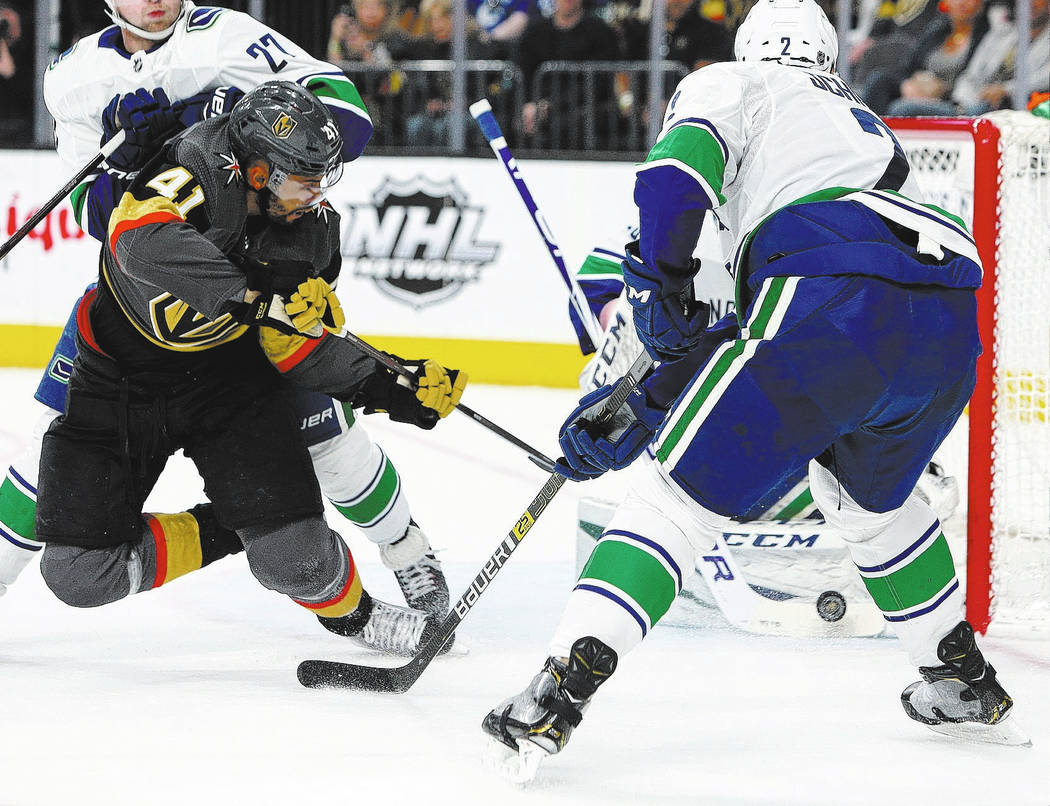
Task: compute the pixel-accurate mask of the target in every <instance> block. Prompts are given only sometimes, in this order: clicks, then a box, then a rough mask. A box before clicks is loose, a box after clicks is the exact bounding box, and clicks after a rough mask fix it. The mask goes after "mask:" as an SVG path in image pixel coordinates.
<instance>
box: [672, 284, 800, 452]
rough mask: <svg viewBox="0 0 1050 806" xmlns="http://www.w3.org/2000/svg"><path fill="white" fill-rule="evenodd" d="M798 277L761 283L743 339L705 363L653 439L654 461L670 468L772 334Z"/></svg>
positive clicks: (778, 326) (731, 343) (790, 297)
mask: <svg viewBox="0 0 1050 806" xmlns="http://www.w3.org/2000/svg"><path fill="white" fill-rule="evenodd" d="M798 281H799V278H798V277H771V278H769V279H767V280H766V281H765V282H763V283H762V288H761V289H760V290H759V294H758V296H757V297H756V298H755V302H754V304H753V305H752V309H751V316H750V317H749V319H748V325H747V327H745V328H744V330H743V331H742V332H741V335H742V336H743V338H741V339H737V340H735V341H733V342H727V343H726V344H725V345H723V346H722V347H720V348H719V350H718V351H716V352H715V354H714V356H712V358H711V359H709V360H708V363H707V366H706V367H705V368H704V370H703V372H702V373H701V374H700V376H699V377H698V378H697V380H696V381H694V383H693V386H692V388H691V389H690V390H689V392H687V393H686V396H685V397H684V398H683V400H684V401H685V400H687V401H688V402H686V403H684V405H683V403H679V404H678V406H676V407H675V410H674V411H672V414H671V418H670V419H669V420H668V422H667V423H666V424H665V426H664V428H663V431H662V433H661V435H660V437H659V438H658V440H657V447H656V458H657V459H658V460H659V461H660V462H662V463H664V464H666V465H670V466H672V467H673V466H674V465H675V464H677V463H678V460H679V459H680V458H681V455H682V453H684V452H685V449H686V448H687V447H688V446H689V443H690V442H691V441H692V439H693V437H694V436H695V435H696V432H697V430H698V429H699V428H700V426H701V424H702V423H703V422H704V420H705V419H707V415H708V414H710V412H711V410H712V409H713V408H714V407H715V404H716V403H717V402H718V401H719V399H721V397H722V394H723V393H724V392H725V390H726V389H727V388H728V387H729V385H730V384H731V383H732V382H733V380H734V379H735V378H736V376H737V375H738V374H739V372H740V370H742V369H743V368H744V365H745V364H746V363H747V362H748V361H750V360H751V357H752V356H753V355H754V354H755V353H756V352H757V351H758V348H759V346H760V345H761V343H762V341H764V340H765V339H769V338H772V337H773V336H774V335H776V332H777V330H778V329H779V328H780V325H781V324H782V323H783V321H784V316H785V315H786V314H787V310H788V308H789V307H790V305H791V300H792V299H793V298H794V294H795V288H796V286H797V285H798Z"/></svg>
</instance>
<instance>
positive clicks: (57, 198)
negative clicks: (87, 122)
mask: <svg viewBox="0 0 1050 806" xmlns="http://www.w3.org/2000/svg"><path fill="white" fill-rule="evenodd" d="M123 142H124V130H123V129H121V130H120V131H119V132H117V134H115V135H114V136H113V138H112V139H111V140H110V141H109V142H108V143H106V144H105V145H104V146H103V147H102V148H101V149H99V152H98V153H97V154H96V155H95V156H94V157H92V158H91V159H90V160H89V161H88V163H87V165H85V166H84V167H83V168H81V169H80V170H79V171H77V173H76V175H74V176H73V178H72V179H70V180H69V181H68V182H66V183H65V184H64V185H63V186H62V187H60V188H59V189H58V192H56V193H55V195H54V196H52V197H51V198H50V199H48V200H47V201H46V202H44V204H43V205H42V206H41V207H40V209H39V210H37V211H36V212H35V213H33V215H31V216H30V217H29V220H28V221H26V223H24V224H23V225H22V226H21V227H19V228H18V231H17V232H16V233H15V234H14V235H12V236H11V237H10V238H8V239H7V240H6V241H5V242H4V244H3V246H0V260H3V259H4V258H5V257H6V256H7V253H8V252H10V251H11V250H12V249H14V248H15V247H16V246H18V244H19V243H20V242H21V240H22V239H23V238H25V237H26V236H27V235H28V234H29V233H30V231H31V230H32V229H33V227H35V226H36V225H37V224H39V223H40V222H41V221H43V220H44V218H45V217H46V216H47V214H48V213H50V212H51V211H52V210H54V209H55V208H56V207H57V206H58V205H59V204H60V203H61V201H62V200H63V199H64V198H65V197H66V196H68V195H69V194H70V193H72V192H73V190H74V189H75V188H76V186H77V185H79V184H80V183H81V182H83V181H84V180H85V179H86V178H87V176H88V174H90V173H91V172H92V171H94V170H96V169H97V168H98V166H100V165H101V164H102V162H103V160H105V159H106V157H108V156H109V155H110V154H112V153H113V151H114V150H115V149H116V148H117V146H119V145H120V144H121V143H123Z"/></svg>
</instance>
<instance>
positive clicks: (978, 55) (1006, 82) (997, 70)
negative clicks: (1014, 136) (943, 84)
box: [935, 0, 1050, 115]
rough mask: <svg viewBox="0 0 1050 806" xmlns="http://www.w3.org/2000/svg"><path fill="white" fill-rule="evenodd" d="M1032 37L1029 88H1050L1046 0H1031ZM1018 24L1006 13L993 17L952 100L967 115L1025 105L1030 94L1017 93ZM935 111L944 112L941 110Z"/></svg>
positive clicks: (1028, 67)
mask: <svg viewBox="0 0 1050 806" xmlns="http://www.w3.org/2000/svg"><path fill="white" fill-rule="evenodd" d="M1031 9H1032V11H1031V15H1032V16H1031V20H1032V21H1031V39H1030V41H1029V43H1028V58H1027V60H1026V67H1027V72H1028V80H1029V87H1028V89H1029V90H1032V91H1046V90H1047V89H1050V36H1048V22H1050V12H1048V10H1047V9H1048V2H1047V0H1031ZM1016 57H1017V26H1016V24H1015V23H1014V21H1013V20H1012V19H1010V18H1009V17H1008V16H1007V15H1006V14H1000V15H997V16H996V17H995V18H993V22H992V25H991V28H990V29H989V31H988V34H987V35H986V36H985V37H984V39H982V40H981V43H980V45H978V46H977V49H976V50H975V51H974V53H973V56H972V57H971V58H970V62H969V64H967V65H966V69H965V70H963V72H962V74H961V75H960V76H959V78H958V80H957V81H956V82H955V89H954V90H953V91H952V96H951V97H952V101H954V102H955V104H957V105H958V108H959V110H960V111H961V112H962V114H964V115H981V114H984V113H985V112H989V111H991V110H994V109H1002V108H1004V107H1008V106H1011V105H1012V106H1015V107H1017V108H1018V109H1023V108H1024V106H1025V103H1026V102H1027V101H1028V98H1027V96H1026V95H1025V96H1024V97H1014V76H1015V67H1016V65H1015V60H1016ZM1021 92H1022V93H1023V90H1021ZM935 114H942V113H940V112H938V113H935Z"/></svg>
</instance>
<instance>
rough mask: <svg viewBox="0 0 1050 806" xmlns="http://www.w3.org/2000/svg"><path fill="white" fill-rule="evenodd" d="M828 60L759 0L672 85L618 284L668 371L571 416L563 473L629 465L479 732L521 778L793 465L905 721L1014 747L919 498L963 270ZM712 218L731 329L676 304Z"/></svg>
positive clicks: (1004, 708) (639, 188)
mask: <svg viewBox="0 0 1050 806" xmlns="http://www.w3.org/2000/svg"><path fill="white" fill-rule="evenodd" d="M837 50H838V48H837V39H836V34H835V29H834V28H833V27H832V26H831V25H830V23H829V22H828V20H827V18H826V17H825V15H824V13H823V11H821V9H820V8H819V6H817V5H816V3H815V2H814V0H760V2H759V3H758V4H757V5H756V6H755V7H754V8H753V9H752V10H751V12H749V14H748V17H747V18H746V20H745V21H744V23H743V24H742V25H741V27H740V29H739V31H738V33H737V38H736V57H737V62H736V63H727V64H717V65H710V66H708V67H705V68H702V69H700V70H697V71H696V72H694V73H692V74H691V75H689V76H687V77H686V78H684V79H683V80H682V82H681V83H680V84H679V86H678V88H677V90H676V92H675V93H674V95H673V96H672V98H671V101H670V103H669V107H668V109H667V113H666V115H665V120H664V126H663V129H662V131H661V134H660V137H659V139H658V140H657V142H656V144H655V145H654V146H653V148H652V149H651V150H650V152H649V155H648V157H647V159H646V160H645V162H643V163H642V164H641V165H639V166H638V169H637V175H636V182H635V193H634V199H635V202H636V204H637V205H638V208H639V213H640V219H639V221H640V232H639V239H638V241H637V242H635V243H633V244H629V245H628V249H627V254H626V259H625V261H624V264H623V268H624V280H625V282H626V285H627V288H628V300H629V301H630V303H631V307H632V310H633V318H634V323H635V327H636V329H637V331H638V335H639V338H640V339H641V340H642V342H643V343H644V344H645V345H646V348H647V350H648V351H649V352H650V354H651V355H652V356H653V357H654V358H656V359H658V360H659V361H661V362H662V363H660V364H659V366H658V367H657V368H656V369H655V371H654V372H653V373H652V374H651V375H650V376H649V377H648V378H647V379H645V380H644V381H643V383H642V385H641V388H640V389H639V390H638V391H637V392H636V393H634V394H632V395H631V396H630V397H629V398H628V401H627V403H625V404H624V405H623V407H622V409H621V410H620V411H619V412H617V414H616V415H615V416H614V417H613V418H612V420H611V421H610V424H609V425H608V426H605V427H595V426H594V425H593V421H594V419H595V413H596V412H597V411H598V410H599V408H600V407H601V406H602V405H603V401H604V400H605V399H606V398H607V397H608V395H609V394H610V393H611V388H612V387H609V386H605V387H602V388H601V389H598V390H596V391H595V392H593V393H591V394H589V395H587V396H586V397H584V398H583V399H582V400H581V401H580V405H579V407H578V408H577V409H576V410H575V411H574V412H573V413H572V414H570V416H569V417H568V419H567V420H566V421H565V423H564V425H563V426H562V429H561V434H560V440H559V441H560V444H561V447H562V450H563V452H564V457H563V458H562V459H560V460H559V462H558V467H559V471H560V472H562V473H563V474H564V475H566V476H568V477H570V478H573V479H576V480H585V479H588V478H594V477H597V476H600V475H602V474H603V473H605V472H606V471H608V470H610V469H620V468H623V467H625V466H627V465H628V464H630V463H631V462H633V461H634V460H635V459H636V458H638V457H640V456H641V455H642V454H643V453H645V454H646V457H645V458H643V459H642V461H643V462H644V464H645V467H643V468H639V471H644V472H639V474H638V475H637V476H636V477H635V483H634V486H633V488H632V490H631V491H630V492H629V493H628V495H627V497H626V499H625V500H624V502H623V503H622V504H621V505H620V507H619V508H618V510H617V512H616V514H615V516H614V517H613V520H612V522H611V523H610V524H609V526H608V528H607V529H606V530H605V532H604V534H603V535H602V537H601V538H600V539H599V540H598V542H597V543H596V544H595V547H594V549H593V551H592V553H591V556H590V558H589V560H588V562H587V565H586V566H585V567H584V569H583V572H582V573H581V576H580V579H579V581H578V583H577V585H576V587H575V589H574V590H573V592H572V594H571V595H570V598H569V602H568V605H567V607H566V609H565V612H564V614H563V616H562V619H561V622H560V623H559V625H558V627H557V628H556V630H555V634H554V636H553V638H552V640H551V645H550V655H549V657H548V659H547V661H546V663H545V664H544V666H543V668H542V669H541V670H540V672H539V674H537V675H536V677H535V678H534V679H533V680H532V682H531V683H530V684H529V685H528V686H527V687H526V688H525V690H524V691H522V692H521V693H520V694H517V695H516V696H513V697H511V698H509V699H507V700H505V701H504V702H502V703H501V704H499V705H498V706H497V707H496V708H495V709H493V710H492V711H491V712H490V713H489V714H488V715H487V716H486V717H485V718H484V721H483V727H484V730H485V731H486V732H487V733H488V734H489V735H490V736H492V737H493V738H494V739H496V740H497V741H498V742H500V743H501V744H502V745H505V746H506V747H507V748H509V749H511V750H512V751H514V752H515V756H513V757H512V758H511V759H510V761H511V762H515V763H519V762H520V763H523V766H524V767H525V769H523V770H521V772H522V773H523V774H528V773H529V772H530V771H532V770H534V764H535V763H536V762H538V760H539V759H541V758H542V757H543V756H544V755H545V754H549V753H557V752H559V751H560V750H562V749H563V748H564V746H565V744H566V742H567V741H568V740H569V738H570V736H571V733H572V731H573V730H574V729H575V728H576V727H577V726H578V725H579V723H580V721H581V719H582V717H583V714H584V711H585V710H586V709H587V708H588V707H589V705H590V703H591V700H592V698H593V697H594V696H595V693H596V691H597V689H598V688H599V687H600V686H601V685H602V684H603V683H604V682H605V681H606V680H607V679H608V678H609V676H610V675H612V674H613V673H614V672H615V670H616V667H617V664H618V661H619V658H621V657H622V656H623V655H624V654H625V653H626V652H628V651H630V650H631V649H633V648H634V647H635V646H637V645H638V643H639V642H641V641H642V640H643V639H644V637H645V636H646V635H647V634H648V632H649V631H650V630H651V629H652V626H653V625H654V624H655V623H657V622H658V620H659V619H660V618H661V617H662V616H663V615H664V614H665V613H666V612H667V610H668V608H669V607H670V605H671V603H672V601H673V600H674V598H675V596H676V595H677V594H678V592H679V591H680V590H681V588H682V583H683V579H684V576H685V573H688V572H689V571H691V570H692V568H693V566H694V561H695V557H696V555H697V554H698V553H700V552H705V551H708V550H709V549H710V548H711V546H712V545H713V542H714V539H715V536H716V535H717V534H718V533H719V532H721V530H723V529H724V528H725V526H726V524H727V523H728V521H729V519H730V518H731V517H733V516H739V515H740V514H742V513H745V512H747V511H748V509H749V508H750V507H751V506H753V505H754V503H755V502H756V501H757V500H758V499H759V498H760V497H761V496H762V495H764V494H765V493H766V492H767V491H768V490H770V489H772V488H774V487H775V486H776V484H777V483H778V482H779V481H781V480H782V479H783V478H784V477H785V476H787V475H788V474H791V473H795V472H797V471H799V470H800V469H802V468H806V467H808V470H809V479H810V487H811V489H812V492H813V497H814V500H815V502H816V503H817V504H818V506H819V507H820V510H821V512H822V513H823V514H824V516H825V518H827V520H828V521H829V522H830V523H831V524H832V525H834V526H836V527H837V528H840V529H842V530H843V532H844V540H846V542H847V544H848V546H849V551H850V554H851V556H852V559H853V562H854V563H855V564H856V566H857V568H858V571H859V573H860V575H861V577H862V580H863V582H864V585H865V588H866V589H867V591H868V593H869V594H870V595H871V597H872V599H873V600H874V602H875V604H876V605H877V606H878V608H879V609H880V610H881V611H882V612H883V616H884V618H885V619H886V621H887V622H889V623H890V624H891V625H892V626H893V627H894V629H895V630H896V632H897V633H898V636H899V637H900V639H901V644H902V647H903V648H904V650H905V651H906V652H907V654H908V656H909V658H910V660H911V661H912V663H914V664H915V666H917V667H919V674H920V676H921V678H922V679H921V680H920V681H918V682H915V683H912V684H911V685H909V686H908V687H907V688H905V690H904V692H903V694H902V695H901V699H902V704H903V706H904V710H905V712H906V714H907V715H908V716H909V717H910V718H912V719H914V720H916V721H917V722H920V723H922V724H925V725H927V726H929V727H931V728H933V729H934V730H937V731H939V732H942V733H945V734H948V735H951V736H957V737H963V738H968V739H974V740H979V741H988V742H997V743H1004V744H1023V743H1026V741H1027V740H1026V737H1024V735H1023V734H1022V733H1021V731H1020V730H1019V729H1018V728H1017V725H1016V723H1015V722H1014V721H1013V718H1012V711H1013V701H1012V699H1011V698H1010V696H1009V695H1008V694H1007V692H1006V690H1005V689H1004V687H1003V686H1002V684H1001V683H1000V682H999V681H998V679H997V677H996V671H995V669H994V668H993V667H992V665H991V664H990V663H988V662H987V660H986V659H985V657H984V655H983V653H982V652H981V650H980V648H979V647H978V646H977V643H976V640H975V637H974V631H973V628H972V627H971V626H970V624H969V623H968V622H967V621H966V620H965V619H964V617H963V597H962V591H961V588H960V585H959V580H958V578H957V576H956V573H955V567H954V563H953V560H952V557H951V553H950V551H949V548H948V545H947V542H946V540H945V537H944V535H943V533H942V531H941V525H940V522H939V520H938V518H937V515H936V513H935V512H934V511H933V510H932V509H931V508H930V506H929V505H928V504H927V503H926V502H925V501H923V500H922V499H921V498H919V497H918V496H916V495H915V494H914V492H913V490H914V488H915V482H916V480H917V479H918V477H919V475H920V474H921V472H922V470H923V468H925V467H926V466H927V464H928V463H929V461H930V457H931V456H932V454H933V452H934V450H935V449H936V448H937V446H938V445H939V444H940V443H941V441H942V440H943V439H944V437H945V435H947V433H948V432H949V431H950V429H951V427H952V426H953V424H954V423H955V422H956V420H957V419H958V418H959V415H960V414H961V412H962V410H963V407H964V406H965V405H966V402H967V400H968V399H969V397H970V394H971V392H972V391H973V387H974V381H975V365H976V359H977V356H978V355H979V354H980V351H981V345H980V341H979V338H978V334H977V322H976V302H975V297H974V289H976V288H977V287H978V286H979V285H980V283H981V264H980V258H979V256H978V254H977V249H976V246H975V244H974V241H973V239H972V237H971V236H970V234H969V232H968V231H967V230H966V228H965V226H963V225H962V224H961V222H960V220H959V219H958V218H957V217H955V216H953V215H951V214H950V213H947V212H945V211H943V210H940V209H938V208H936V207H933V206H931V205H927V204H922V203H921V201H920V200H919V198H920V197H919V191H918V188H917V187H916V185H915V183H914V181H913V180H912V179H911V177H910V166H909V164H908V160H907V157H906V155H905V153H904V151H903V149H901V147H900V145H899V144H898V143H897V141H896V139H895V138H894V137H893V134H892V132H891V131H890V130H889V128H888V127H887V126H886V125H885V123H883V122H882V121H881V120H880V119H879V118H878V117H877V116H876V115H874V113H872V112H871V110H869V109H867V108H866V107H865V106H864V105H863V103H862V102H861V101H860V100H859V99H858V98H857V96H856V95H855V94H854V93H853V91H852V89H851V88H850V87H849V86H848V85H847V84H846V83H845V82H843V81H842V80H841V79H839V78H838V77H837V76H835V75H834V74H833V72H834V66H835V60H836V56H837ZM713 208H719V212H720V218H723V220H725V221H726V222H727V225H728V226H729V228H730V230H731V231H732V232H733V233H734V235H736V237H737V244H736V249H735V250H734V253H733V255H734V269H735V272H736V279H737V305H736V313H734V314H733V315H732V316H730V317H727V318H725V319H723V320H722V321H721V322H719V323H718V324H717V325H716V326H714V327H713V328H711V329H707V322H706V321H704V320H703V319H702V318H701V317H698V316H696V315H695V314H694V312H693V310H692V308H691V307H690V306H688V305H685V304H683V298H684V296H685V294H686V289H687V288H688V287H689V285H690V283H691V282H692V279H693V275H694V273H695V271H696V270H697V267H696V266H695V265H694V264H693V263H691V261H690V255H691V253H692V251H693V248H694V246H695V244H696V240H697V235H698V234H699V230H700V227H701V225H702V223H703V220H704V217H705V215H706V213H707V211H708V210H711V209H713ZM712 673H713V674H714V672H712Z"/></svg>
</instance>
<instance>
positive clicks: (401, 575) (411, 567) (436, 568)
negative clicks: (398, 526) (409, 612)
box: [379, 521, 449, 618]
mask: <svg viewBox="0 0 1050 806" xmlns="http://www.w3.org/2000/svg"><path fill="white" fill-rule="evenodd" d="M379 556H380V557H381V558H382V560H383V565H385V566H386V567H387V568H389V569H390V570H391V571H393V572H394V578H395V579H396V580H397V584H398V586H399V587H400V588H401V593H403V594H404V596H405V602H407V603H408V606H409V607H411V608H413V609H415V610H422V611H423V612H424V613H429V614H431V615H434V616H438V617H439V618H443V617H444V616H445V614H446V613H448V603H449V598H448V583H447V582H446V581H445V574H444V572H443V571H442V570H441V563H440V562H438V559H437V557H435V556H434V552H433V550H432V549H431V548H430V541H429V540H427V536H426V535H425V534H423V531H422V530H421V529H420V528H419V527H418V526H417V525H416V522H415V521H411V522H410V523H409V525H408V529H407V530H406V532H405V534H404V536H403V537H401V538H399V539H398V540H395V541H394V542H393V543H387V544H386V545H383V546H380V547H379Z"/></svg>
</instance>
